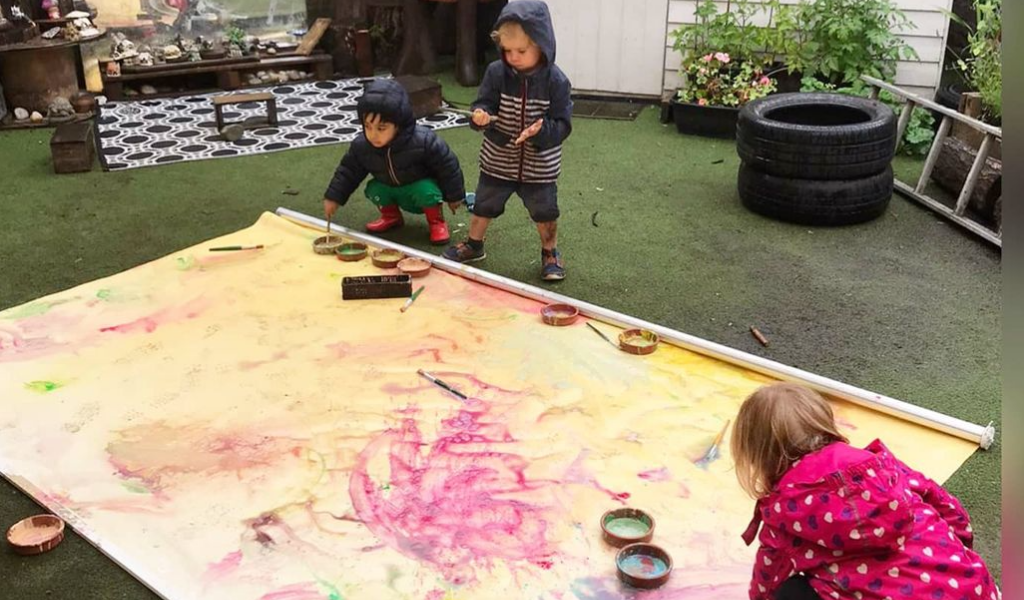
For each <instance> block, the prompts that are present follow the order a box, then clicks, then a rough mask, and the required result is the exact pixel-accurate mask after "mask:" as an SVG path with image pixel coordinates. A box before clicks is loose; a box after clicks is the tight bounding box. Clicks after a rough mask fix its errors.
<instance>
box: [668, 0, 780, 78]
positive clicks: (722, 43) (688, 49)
mask: <svg viewBox="0 0 1024 600" xmlns="http://www.w3.org/2000/svg"><path fill="white" fill-rule="evenodd" d="M762 10H763V7H762V6H761V5H758V4H755V3H752V2H750V0H729V1H728V2H727V3H726V7H725V12H719V11H718V4H716V3H715V2H714V0H704V1H703V2H700V3H699V4H697V7H696V8H695V9H694V11H693V15H694V20H695V23H692V24H685V25H681V26H679V28H677V29H676V30H675V31H673V32H672V33H671V36H672V38H673V43H672V48H673V49H674V50H675V51H676V52H679V53H680V54H681V55H682V57H683V61H684V63H685V62H686V61H687V60H689V59H691V58H693V57H699V56H705V55H707V54H708V53H709V52H726V53H728V54H729V55H730V56H731V57H732V59H733V60H736V61H748V60H761V58H762V57H761V56H759V52H760V50H761V49H762V47H763V34H762V33H761V32H760V29H761V28H759V27H757V26H755V25H754V19H755V17H756V16H757V15H758V13H760V12H761V11H762Z"/></svg>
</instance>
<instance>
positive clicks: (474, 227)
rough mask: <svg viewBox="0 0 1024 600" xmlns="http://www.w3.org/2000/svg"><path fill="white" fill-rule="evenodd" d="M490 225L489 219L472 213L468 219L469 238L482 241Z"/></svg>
mask: <svg viewBox="0 0 1024 600" xmlns="http://www.w3.org/2000/svg"><path fill="white" fill-rule="evenodd" d="M490 225H491V219H488V218H486V217H478V216H476V215H473V218H472V219H470V221H469V239H471V240H477V241H479V242H482V241H484V236H485V235H487V228H488V227H489V226H490Z"/></svg>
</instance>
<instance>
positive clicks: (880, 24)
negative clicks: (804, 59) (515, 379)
mask: <svg viewBox="0 0 1024 600" xmlns="http://www.w3.org/2000/svg"><path fill="white" fill-rule="evenodd" d="M800 16H801V17H802V19H803V21H804V25H805V26H806V27H807V28H808V30H809V32H810V39H811V41H813V42H814V45H815V47H814V57H815V59H814V60H815V63H816V66H817V67H818V70H819V71H821V73H822V74H823V75H824V76H825V77H827V78H828V79H829V80H831V81H832V82H834V83H844V82H846V83H849V82H854V81H856V80H857V79H859V78H860V76H861V75H871V76H873V77H877V78H879V79H890V80H891V79H892V77H893V76H894V75H895V74H896V63H897V61H899V60H900V59H916V58H917V52H916V51H915V50H914V49H913V48H911V47H910V46H909V45H907V43H906V42H904V41H903V40H902V39H900V38H899V37H898V36H897V32H899V31H905V30H907V29H912V28H913V27H914V25H913V23H911V22H910V20H909V19H908V18H907V16H906V15H905V14H904V13H903V11H901V10H899V8H897V7H896V4H895V3H894V2H893V1H892V0H814V2H813V3H811V4H807V5H806V6H804V7H803V9H802V10H801V15H800Z"/></svg>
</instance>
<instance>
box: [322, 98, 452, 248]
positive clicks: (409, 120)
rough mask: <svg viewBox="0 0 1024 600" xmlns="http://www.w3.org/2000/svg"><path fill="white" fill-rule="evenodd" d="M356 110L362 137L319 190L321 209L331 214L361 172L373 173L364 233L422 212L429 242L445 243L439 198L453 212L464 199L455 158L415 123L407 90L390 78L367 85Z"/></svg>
mask: <svg viewBox="0 0 1024 600" xmlns="http://www.w3.org/2000/svg"><path fill="white" fill-rule="evenodd" d="M357 110H358V115H359V120H360V121H361V122H362V123H363V135H361V136H359V137H358V138H356V139H355V140H354V141H353V142H352V145H351V146H349V149H348V152H346V153H345V156H344V157H343V158H342V159H341V163H340V164H339V165H338V168H337V170H336V171H335V172H334V177H333V178H332V179H331V183H330V185H329V186H328V187H327V192H325V193H324V213H325V214H326V215H327V216H328V217H333V216H334V213H335V211H337V210H338V207H340V206H342V205H344V204H345V203H346V202H348V199H349V196H351V195H352V193H353V192H355V191H356V189H358V188H359V185H360V184H361V183H362V182H363V180H364V179H366V176H367V175H373V179H372V180H370V182H369V183H367V184H366V197H367V198H369V199H370V201H371V202H373V203H374V204H375V205H376V206H377V208H379V209H380V218H379V219H377V220H376V221H373V222H371V223H368V224H367V225H366V230H367V231H370V232H373V233H380V232H384V231H388V230H390V229H394V228H396V227H401V226H402V225H403V224H404V219H403V217H402V211H403V210H404V211H406V212H409V213H414V214H422V215H425V216H426V218H427V223H429V224H430V241H431V243H434V244H445V243H447V242H448V239H449V235H448V226H447V224H445V222H444V214H443V213H442V212H441V206H442V202H447V203H448V206H449V207H450V208H451V210H452V212H453V213H454V212H455V210H456V207H457V206H458V205H459V204H461V203H462V202H463V201H464V200H465V198H466V189H465V184H464V182H463V179H462V168H461V167H460V166H459V159H458V158H457V157H456V156H455V154H454V153H453V152H452V151H451V148H449V147H448V144H446V143H445V141H444V140H442V139H441V138H440V137H438V136H437V134H436V133H434V131H433V130H431V129H430V128H428V127H424V126H422V125H417V124H416V120H415V119H414V118H413V113H412V104H411V102H410V101H409V94H408V93H406V91H405V88H403V87H402V86H401V84H399V83H398V82H397V81H395V80H393V79H383V80H376V81H374V82H372V83H370V84H369V85H368V86H367V87H366V90H365V92H364V93H363V96H362V97H361V98H360V99H359V104H358V107H357Z"/></svg>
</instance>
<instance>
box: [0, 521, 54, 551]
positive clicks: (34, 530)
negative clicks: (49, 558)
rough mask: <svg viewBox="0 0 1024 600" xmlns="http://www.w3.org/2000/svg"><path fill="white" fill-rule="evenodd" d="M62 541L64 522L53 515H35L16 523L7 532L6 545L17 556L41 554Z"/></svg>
mask: <svg viewBox="0 0 1024 600" xmlns="http://www.w3.org/2000/svg"><path fill="white" fill-rule="evenodd" d="M63 539H64V521H62V520H61V519H60V518H59V517H56V516H54V515H36V516H34V517H29V518H27V519H22V520H21V521H18V522H17V523H15V524H14V525H13V526H11V528H10V529H8V530H7V543H9V544H10V545H11V547H12V548H14V551H15V552H17V553H18V554H24V555H30V554H42V553H43V552H48V551H50V550H53V549H54V548H56V547H57V544H59V543H61V541H62V540H63Z"/></svg>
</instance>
